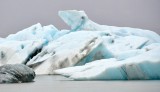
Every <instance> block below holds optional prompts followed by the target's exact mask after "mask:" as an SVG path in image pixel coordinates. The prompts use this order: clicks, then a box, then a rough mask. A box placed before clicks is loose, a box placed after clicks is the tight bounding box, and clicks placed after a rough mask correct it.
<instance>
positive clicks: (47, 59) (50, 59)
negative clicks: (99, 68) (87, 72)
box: [27, 31, 106, 74]
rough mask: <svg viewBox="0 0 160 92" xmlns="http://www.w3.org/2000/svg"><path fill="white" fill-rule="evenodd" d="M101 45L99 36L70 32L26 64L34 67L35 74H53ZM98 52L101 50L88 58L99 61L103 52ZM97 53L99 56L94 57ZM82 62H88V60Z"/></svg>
mask: <svg viewBox="0 0 160 92" xmlns="http://www.w3.org/2000/svg"><path fill="white" fill-rule="evenodd" d="M101 43H102V40H101V38H100V36H99V35H97V34H95V33H94V32H87V31H79V32H71V33H69V34H66V35H64V36H62V37H60V38H58V39H57V40H54V41H52V42H50V43H49V44H48V45H47V46H45V47H44V48H43V49H42V51H41V52H40V53H39V54H37V55H36V56H35V57H33V59H31V60H30V61H29V62H27V65H29V66H32V67H35V68H34V69H35V72H36V74H53V70H55V69H59V68H64V67H68V66H74V65H75V64H77V63H78V62H79V61H80V60H81V59H83V58H85V57H86V56H87V55H89V54H90V53H91V52H92V51H93V50H95V49H96V48H97V47H99V46H100V44H101ZM100 51H102V50H101V49H98V50H95V51H94V52H93V53H92V54H91V56H93V57H91V56H90V58H94V59H99V58H100V59H101V57H103V56H102V55H104V51H103V52H102V53H101V52H100ZM97 53H99V56H97V57H94V56H95V55H96V54H97ZM105 54H106V53H105ZM88 57H89V56H88ZM84 61H85V62H88V61H89V60H88V59H87V61H86V60H84ZM37 65H38V66H37Z"/></svg>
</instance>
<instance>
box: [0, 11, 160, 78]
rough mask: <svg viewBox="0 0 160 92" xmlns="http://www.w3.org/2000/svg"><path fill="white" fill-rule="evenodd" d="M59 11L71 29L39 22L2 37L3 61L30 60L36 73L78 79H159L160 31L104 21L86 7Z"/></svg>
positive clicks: (24, 61) (1, 59)
mask: <svg viewBox="0 0 160 92" xmlns="http://www.w3.org/2000/svg"><path fill="white" fill-rule="evenodd" d="M59 16H60V17H61V18H62V19H63V20H64V22H65V23H67V24H68V25H69V26H71V30H66V29H64V30H61V31H60V30H58V29H57V28H55V27H54V26H53V25H48V26H41V24H39V23H38V24H35V25H33V26H31V27H29V28H26V29H24V30H22V31H20V32H17V33H16V34H11V35H9V36H8V37H6V38H0V66H1V65H4V64H17V63H18V64H26V65H28V66H30V67H32V68H33V69H34V70H35V73H36V74H55V73H56V74H62V75H64V76H69V77H70V78H73V79H75V80H92V79H93V80H94V79H95V80H97V79H101V80H106V79H118V80H119V79H123V80H126V79H160V54H159V52H160V36H159V35H158V34H156V33H155V32H153V31H149V30H143V29H137V28H129V27H115V26H108V25H100V24H97V23H95V22H93V21H91V20H90V19H89V18H88V16H87V15H86V14H85V12H84V11H76V10H66V11H60V12H59ZM86 63H87V64H86ZM66 67H68V68H66ZM60 68H64V69H60ZM56 69H58V70H56ZM6 77H7V76H6ZM10 77H11V76H10ZM0 78H1V76H0Z"/></svg>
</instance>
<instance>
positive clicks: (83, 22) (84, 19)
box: [59, 10, 160, 43]
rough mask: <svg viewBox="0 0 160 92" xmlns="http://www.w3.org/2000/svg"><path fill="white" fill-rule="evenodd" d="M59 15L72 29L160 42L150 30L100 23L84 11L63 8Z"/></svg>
mask: <svg viewBox="0 0 160 92" xmlns="http://www.w3.org/2000/svg"><path fill="white" fill-rule="evenodd" d="M59 16H60V17H61V18H62V19H63V20H64V22H65V23H66V24H67V25H69V26H71V30H72V31H79V30H87V31H109V32H111V33H113V34H116V35H118V36H130V35H134V36H141V37H145V38H148V39H149V43H153V42H160V36H159V35H158V34H157V33H155V32H153V31H150V30H143V29H138V28H130V27H116V26H108V25H100V24H97V23H95V22H93V21H92V20H90V19H89V18H88V16H87V15H86V13H85V12H84V11H77V10H65V11H59Z"/></svg>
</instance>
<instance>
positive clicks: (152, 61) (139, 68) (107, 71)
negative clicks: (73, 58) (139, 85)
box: [55, 47, 160, 80]
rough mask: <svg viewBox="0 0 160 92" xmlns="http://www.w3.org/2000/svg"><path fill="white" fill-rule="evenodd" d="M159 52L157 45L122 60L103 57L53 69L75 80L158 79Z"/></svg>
mask: <svg viewBox="0 0 160 92" xmlns="http://www.w3.org/2000/svg"><path fill="white" fill-rule="evenodd" d="M159 52H160V48H159V47H158V48H156V49H153V50H151V51H147V52H146V53H143V54H141V55H137V56H135V57H131V58H127V59H125V60H122V61H117V60H116V59H103V60H98V61H93V62H91V63H87V64H85V65H83V66H75V67H69V68H64V69H59V70H55V73H56V74H62V75H64V76H69V77H70V78H72V79H75V80H111V79H116V80H128V79H129V80H130V79H136V80H137V79H160V58H159V57H160V54H158V53H159Z"/></svg>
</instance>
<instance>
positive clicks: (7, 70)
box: [0, 64, 35, 84]
mask: <svg viewBox="0 0 160 92" xmlns="http://www.w3.org/2000/svg"><path fill="white" fill-rule="evenodd" d="M34 78H35V72H34V71H33V70H32V69H31V68H29V67H27V66H26V65H23V64H6V65H3V66H0V84H1V83H20V82H31V81H33V79H34Z"/></svg>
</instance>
